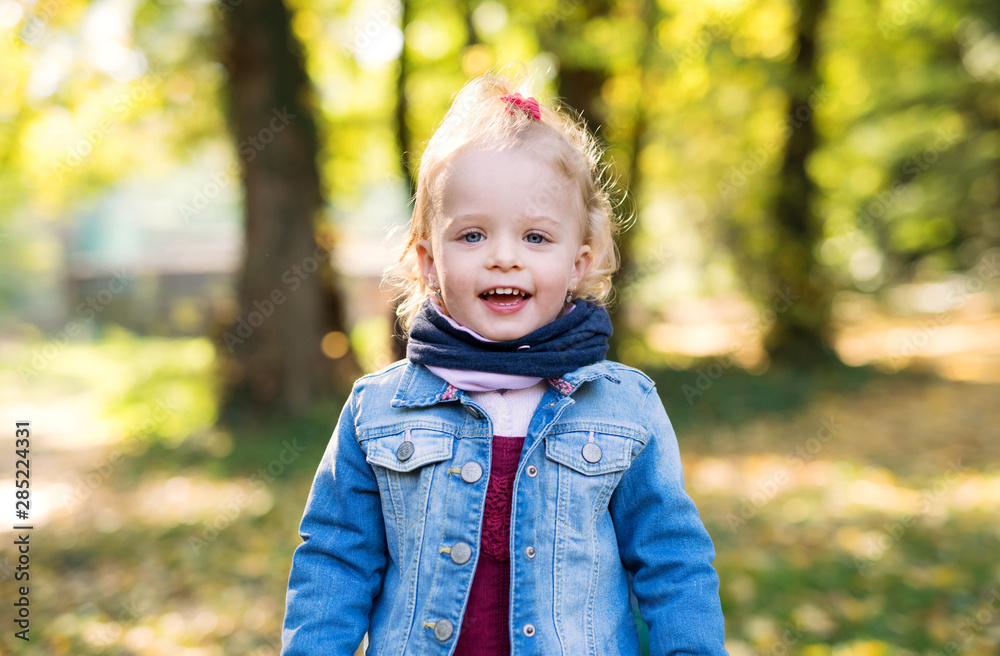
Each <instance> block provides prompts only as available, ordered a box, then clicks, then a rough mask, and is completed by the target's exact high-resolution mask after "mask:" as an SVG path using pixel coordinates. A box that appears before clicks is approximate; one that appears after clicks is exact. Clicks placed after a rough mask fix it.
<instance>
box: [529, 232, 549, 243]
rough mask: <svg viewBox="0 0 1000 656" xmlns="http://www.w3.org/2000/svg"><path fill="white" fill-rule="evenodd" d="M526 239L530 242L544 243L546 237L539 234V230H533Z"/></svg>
mask: <svg viewBox="0 0 1000 656" xmlns="http://www.w3.org/2000/svg"><path fill="white" fill-rule="evenodd" d="M525 239H526V240H527V241H528V243H529V244H543V243H545V241H546V240H545V237H543V236H542V235H540V234H538V233H537V232H532V233H531V234H529V235H528V236H527V237H525Z"/></svg>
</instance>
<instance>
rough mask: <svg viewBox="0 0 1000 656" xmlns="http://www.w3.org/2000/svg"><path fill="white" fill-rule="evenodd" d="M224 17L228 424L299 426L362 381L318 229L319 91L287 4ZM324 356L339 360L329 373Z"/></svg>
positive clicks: (257, 2)
mask: <svg viewBox="0 0 1000 656" xmlns="http://www.w3.org/2000/svg"><path fill="white" fill-rule="evenodd" d="M223 15H224V18H223V25H224V34H223V43H222V49H221V60H222V62H223V64H224V66H225V67H226V70H227V71H228V73H229V80H228V85H227V87H226V90H227V94H228V105H229V106H228V108H227V109H228V116H229V123H230V129H231V132H232V136H233V139H234V141H235V142H237V143H238V147H237V148H238V150H239V153H240V157H241V161H242V166H243V181H244V190H245V199H246V200H245V216H246V231H245V235H246V236H245V253H244V262H243V269H242V274H241V276H240V280H239V284H238V290H237V298H238V301H239V304H240V308H241V315H240V317H239V318H238V319H237V321H236V322H235V323H234V324H232V325H231V326H230V327H229V329H228V330H227V331H226V333H225V335H223V338H222V341H223V344H221V345H220V351H219V352H220V355H221V360H222V363H223V364H222V366H223V373H224V386H225V387H224V390H223V401H224V407H223V410H222V412H221V414H222V415H223V416H232V415H234V414H236V415H240V414H243V413H245V412H252V413H255V414H256V413H271V412H279V413H291V414H298V413H301V412H302V411H304V410H305V409H306V408H307V407H308V406H309V405H310V404H311V403H313V402H315V401H317V400H318V399H320V398H322V397H323V396H324V395H326V394H328V393H329V392H330V391H332V390H333V389H334V388H335V381H338V380H339V381H341V382H344V381H353V379H354V377H355V374H356V369H357V367H356V364H355V363H354V359H353V356H352V354H351V352H350V349H349V347H345V346H344V345H345V344H346V338H345V337H344V336H343V334H344V332H345V329H344V320H343V313H342V307H341V298H340V295H339V293H338V285H337V284H336V283H337V280H336V277H335V275H334V274H333V270H332V268H331V267H329V266H328V261H329V258H330V253H331V249H332V247H333V246H334V239H333V233H332V231H329V230H327V231H326V232H321V233H317V228H316V222H317V219H318V217H319V213H320V210H321V207H322V193H321V189H320V179H319V173H318V169H317V161H316V158H317V152H318V138H317V132H316V125H315V123H314V120H313V114H312V113H313V91H312V87H311V84H310V80H309V78H308V76H307V74H306V71H305V66H304V60H303V57H302V54H301V48H300V44H299V43H298V40H297V38H296V37H295V36H294V35H293V33H292V31H291V26H290V12H289V11H288V9H287V8H286V7H285V5H284V4H283V3H282V1H281V0H236V1H235V2H234V4H233V5H232V6H228V5H224V7H223ZM318 236H319V238H318ZM338 332H339V333H340V336H339V338H337V339H332V340H331V343H330V346H329V348H327V349H324V348H322V347H321V343H322V342H323V340H324V336H326V335H328V334H330V333H338ZM335 337H336V335H335ZM345 348H346V351H345ZM331 350H332V351H334V352H333V353H331V352H330V351H331ZM324 351H327V355H329V356H331V357H335V356H338V355H339V356H340V357H335V359H334V360H333V362H334V364H331V360H330V359H329V358H328V357H325V356H324ZM346 384H347V383H346V382H345V383H344V384H342V385H341V387H345V386H346Z"/></svg>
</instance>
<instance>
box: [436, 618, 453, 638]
mask: <svg viewBox="0 0 1000 656" xmlns="http://www.w3.org/2000/svg"><path fill="white" fill-rule="evenodd" d="M454 631H455V627H454V626H453V625H452V623H451V620H438V621H437V622H435V624H434V637H435V638H437V639H438V640H440V641H441V642H444V641H445V640H447V639H448V638H450V637H451V634H452V633H453V632H454Z"/></svg>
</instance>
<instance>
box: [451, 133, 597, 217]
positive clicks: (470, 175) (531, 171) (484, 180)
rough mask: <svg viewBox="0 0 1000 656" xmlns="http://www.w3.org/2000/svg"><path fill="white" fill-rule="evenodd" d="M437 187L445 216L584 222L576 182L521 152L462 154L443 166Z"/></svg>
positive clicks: (528, 152)
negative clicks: (546, 218)
mask: <svg viewBox="0 0 1000 656" xmlns="http://www.w3.org/2000/svg"><path fill="white" fill-rule="evenodd" d="M436 186H437V188H438V193H437V194H436V195H438V207H439V208H440V210H441V213H442V214H443V215H444V216H445V217H454V216H457V215H461V214H470V213H481V214H486V215H490V216H496V217H498V218H501V217H523V216H547V217H551V218H553V219H555V220H557V221H559V222H567V223H572V224H576V225H580V224H581V222H582V216H583V215H582V193H581V190H580V187H579V185H578V183H577V182H576V181H575V180H573V179H571V178H570V177H569V176H567V175H566V174H564V173H562V172H561V171H560V170H559V169H558V168H557V167H555V166H553V165H552V164H550V163H549V162H548V161H546V158H544V157H542V156H541V155H539V154H537V153H535V152H533V151H531V150H529V149H527V148H524V147H513V148H506V149H503V150H484V149H477V148H472V147H469V148H466V149H463V150H461V151H459V152H458V153H457V154H456V155H454V156H453V157H452V158H451V160H450V161H449V162H448V163H447V164H446V165H445V166H444V167H442V170H441V172H440V175H439V179H438V184H437V185H436Z"/></svg>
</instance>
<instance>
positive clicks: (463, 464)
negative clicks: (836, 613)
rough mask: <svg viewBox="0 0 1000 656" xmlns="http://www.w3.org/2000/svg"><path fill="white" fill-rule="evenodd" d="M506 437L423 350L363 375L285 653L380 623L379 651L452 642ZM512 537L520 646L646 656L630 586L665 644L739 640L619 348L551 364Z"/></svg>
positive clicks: (654, 411)
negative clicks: (422, 361)
mask: <svg viewBox="0 0 1000 656" xmlns="http://www.w3.org/2000/svg"><path fill="white" fill-rule="evenodd" d="M492 440H493V430H492V427H491V425H490V420H489V417H488V416H487V414H486V412H485V411H484V410H483V408H482V407H480V406H477V405H476V404H475V403H474V402H473V401H472V399H471V398H470V397H469V395H468V394H466V393H465V392H463V391H461V390H459V389H456V388H455V387H453V386H451V385H450V384H448V383H447V382H445V381H444V380H442V379H441V378H439V377H437V376H435V375H434V374H432V373H431V372H430V371H429V370H427V369H426V368H425V367H424V366H422V365H417V364H413V363H411V362H408V361H406V360H403V361H400V362H397V363H395V364H393V365H390V366H389V367H387V368H386V369H384V370H382V371H380V372H377V373H374V374H370V375H368V376H365V377H363V378H361V379H359V380H358V381H357V382H356V383H355V385H354V389H353V391H352V392H351V395H350V397H349V399H348V401H347V403H346V404H345V406H344V409H343V412H342V414H341V416H340V420H339V421H338V423H337V427H336V429H335V430H334V434H333V437H332V439H331V440H330V444H329V447H328V448H327V450H326V453H325V454H324V456H323V460H322V462H321V463H320V466H319V470H318V471H317V473H316V478H315V480H314V482H313V486H312V490H311V492H310V494H309V499H308V501H307V504H306V508H305V514H304V516H303V518H302V525H301V529H300V534H301V536H302V539H303V542H302V544H300V545H299V546H298V548H297V549H296V551H295V555H294V557H293V560H292V569H291V573H290V576H289V582H288V595H287V602H286V612H285V621H284V628H283V632H282V644H283V647H282V651H281V653H282V655H283V656H320V655H324V656H325V655H327V654H329V655H334V654H336V655H338V656H348V655H350V654H352V653H353V651H354V650H355V648H357V646H358V645H359V644H360V642H361V639H362V637H363V635H364V634H365V632H366V631H367V632H368V636H369V641H370V642H369V648H368V651H367V654H368V655H369V656H373V655H378V656H383V655H390V654H391V655H394V656H404V655H407V656H409V655H413V656H416V655H417V654H420V655H432V654H433V655H435V656H438V655H439V656H447V655H448V654H451V653H452V651H453V650H454V648H455V644H456V642H457V639H458V634H459V630H460V628H461V626H462V616H463V613H464V611H465V606H466V603H467V600H468V596H469V589H470V586H471V583H472V577H473V574H474V573H475V571H476V563H477V559H478V555H479V540H480V530H481V524H482V521H481V517H482V514H483V506H484V500H485V497H486V489H487V482H488V480H489V471H490V458H491V454H492ZM406 443H409V445H407V444H406ZM510 554H511V557H510V607H509V618H510V619H509V621H510V640H511V654H512V656H522V655H523V656H527V655H529V654H531V655H535V654H542V655H545V656H556V655H563V656H585V655H594V656H597V655H600V656H617V655H619V654H621V655H625V654H627V655H628V656H638V654H639V638H638V634H637V632H636V626H635V620H634V618H633V615H632V610H631V607H630V604H629V586H630V585H631V587H632V591H633V592H634V594H635V597H636V599H637V600H638V605H639V612H640V614H641V615H642V617H643V619H644V620H645V621H646V623H647V624H648V625H649V643H650V648H651V652H652V654H654V655H657V656H660V655H665V654H725V653H726V652H725V650H724V647H723V633H724V631H723V618H722V610H721V607H720V603H719V592H718V589H719V584H718V577H717V575H716V572H715V569H714V568H713V567H712V561H713V559H714V558H715V550H714V548H713V546H712V542H711V539H710V538H709V536H708V533H707V531H706V530H705V527H704V525H703V524H702V522H701V520H700V518H699V516H698V511H697V510H696V508H695V506H694V503H693V502H692V501H691V498H690V497H689V496H688V495H687V493H686V492H685V491H684V482H683V471H682V468H681V460H680V455H679V453H678V449H677V440H676V437H675V435H674V431H673V428H672V427H671V425H670V421H669V419H668V418H667V414H666V412H665V411H664V408H663V404H662V403H661V401H660V398H659V396H658V395H657V392H656V388H655V387H654V385H653V382H652V381H651V380H650V379H649V378H648V377H646V376H645V375H644V374H642V373H641V372H639V371H637V370H636V369H632V368H630V367H627V366H625V365H622V364H619V363H617V362H611V361H608V360H605V361H603V362H599V363H596V364H592V365H588V366H585V367H581V368H579V369H577V370H576V371H573V372H571V373H568V374H566V375H565V376H563V377H562V378H559V379H551V380H549V388H548V389H547V390H546V392H545V395H544V396H543V397H542V400H541V401H540V402H539V404H538V407H537V409H536V410H535V413H534V415H533V416H532V418H531V423H530V425H529V428H528V435H527V437H526V438H525V440H524V447H523V450H522V453H521V461H520V463H519V465H518V468H517V474H516V478H515V480H514V488H513V500H512V510H511V529H510ZM629 573H631V574H632V575H633V576H632V577H630V576H629ZM630 579H631V581H630Z"/></svg>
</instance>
